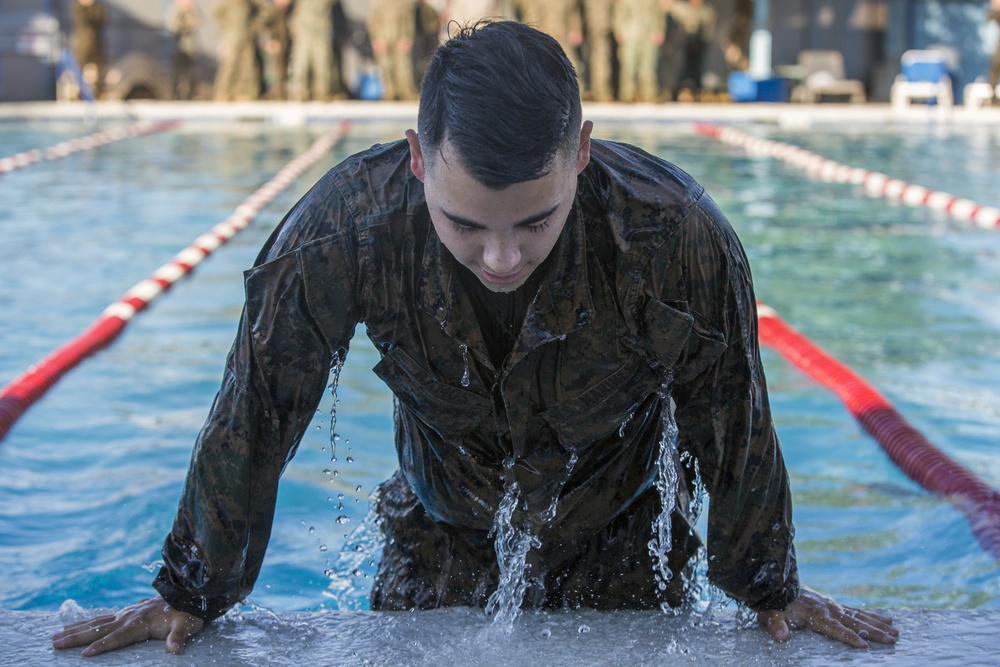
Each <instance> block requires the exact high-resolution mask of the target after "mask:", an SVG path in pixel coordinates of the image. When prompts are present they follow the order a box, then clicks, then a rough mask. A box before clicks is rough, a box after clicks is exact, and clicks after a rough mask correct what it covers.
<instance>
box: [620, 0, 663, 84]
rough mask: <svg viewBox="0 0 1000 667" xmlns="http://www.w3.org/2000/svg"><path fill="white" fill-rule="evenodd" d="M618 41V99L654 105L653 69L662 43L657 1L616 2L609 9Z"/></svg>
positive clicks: (627, 0) (661, 17)
mask: <svg viewBox="0 0 1000 667" xmlns="http://www.w3.org/2000/svg"><path fill="white" fill-rule="evenodd" d="M612 22H613V26H614V32H615V40H616V41H617V42H618V66H619V75H618V99H619V101H621V102H655V101H656V96H657V78H656V77H657V75H656V66H657V61H658V60H659V52H660V46H661V45H662V44H663V22H664V20H663V9H662V8H661V7H660V0H616V1H615V4H614V8H613V10H612Z"/></svg>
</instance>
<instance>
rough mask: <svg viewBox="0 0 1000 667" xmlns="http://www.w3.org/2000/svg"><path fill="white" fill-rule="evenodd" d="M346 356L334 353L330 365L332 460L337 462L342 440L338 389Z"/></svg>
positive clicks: (337, 352)
mask: <svg viewBox="0 0 1000 667" xmlns="http://www.w3.org/2000/svg"><path fill="white" fill-rule="evenodd" d="M346 357H347V355H346V354H341V353H340V351H339V350H338V351H336V352H334V353H333V359H332V360H331V363H330V375H331V380H330V384H329V385H328V386H327V389H329V390H330V396H331V397H332V398H333V402H332V403H331V407H330V460H331V461H334V462H336V460H337V441H338V440H340V436H339V435H337V406H338V405H339V404H340V399H338V398H337V387H339V386H340V373H341V372H342V371H343V370H344V362H345V361H346Z"/></svg>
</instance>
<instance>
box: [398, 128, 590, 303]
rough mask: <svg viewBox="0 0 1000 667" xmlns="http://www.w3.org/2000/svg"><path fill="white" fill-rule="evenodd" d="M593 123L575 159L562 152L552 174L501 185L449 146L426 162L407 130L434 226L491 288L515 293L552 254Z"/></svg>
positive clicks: (412, 160) (414, 166) (457, 256)
mask: <svg viewBox="0 0 1000 667" xmlns="http://www.w3.org/2000/svg"><path fill="white" fill-rule="evenodd" d="M590 128H591V124H590V123H589V121H588V122H587V123H586V124H585V125H584V129H583V131H582V132H581V145H580V150H579V151H578V152H577V154H576V155H575V156H569V157H567V156H565V155H562V154H559V155H557V156H556V158H555V160H554V162H553V164H552V165H551V168H550V169H549V173H547V174H546V175H545V176H542V177H541V178H538V179H535V180H533V181H524V182H522V183H514V184H512V185H508V186H506V187H504V188H502V189H494V188H490V187H487V186H485V185H483V184H482V183H480V182H479V181H477V180H476V179H475V178H473V177H472V176H471V175H470V174H469V173H468V172H467V171H466V170H465V169H464V168H463V167H462V165H461V163H460V162H459V160H458V156H457V155H456V154H455V153H454V151H453V150H452V148H451V146H450V144H448V143H445V144H444V146H443V147H442V150H441V152H440V153H439V154H436V155H434V156H433V157H432V158H431V159H430V160H429V161H425V160H424V158H423V155H422V154H421V152H420V146H419V140H418V139H417V135H416V134H414V133H413V132H412V131H408V132H407V135H406V136H407V141H409V143H410V168H411V169H412V170H413V173H414V175H416V177H417V178H418V179H420V180H421V181H422V182H423V184H424V196H425V198H426V200H427V209H428V211H429V213H430V216H431V222H432V224H433V225H434V231H435V232H437V235H438V238H439V239H441V242H442V243H443V244H444V246H445V247H446V248H447V249H448V251H449V252H451V254H452V255H453V256H454V257H455V259H456V260H458V262H459V263H460V264H462V266H464V267H465V268H467V269H468V270H469V271H472V273H474V274H475V275H476V277H477V278H479V280H480V281H482V283H483V285H485V286H486V287H487V288H489V289H491V290H493V291H496V292H512V291H514V290H516V289H517V288H518V287H520V286H521V285H523V284H524V283H525V281H526V280H527V279H528V276H530V275H531V273H532V272H533V271H534V270H535V269H536V268H538V266H539V265H540V264H541V263H542V262H544V261H545V259H546V258H547V257H548V256H549V253H550V252H551V251H552V248H553V246H555V244H556V241H557V240H558V239H559V235H560V234H561V233H562V230H563V227H565V225H566V220H567V219H568V218H569V213H570V209H571V208H572V206H573V197H574V195H575V194H576V177H577V175H578V174H579V173H580V172H581V171H583V169H584V167H586V166H587V162H589V160H590ZM574 158H575V159H574Z"/></svg>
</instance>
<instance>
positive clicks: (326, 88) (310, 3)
mask: <svg viewBox="0 0 1000 667" xmlns="http://www.w3.org/2000/svg"><path fill="white" fill-rule="evenodd" d="M334 2H335V0H295V3H294V5H293V6H292V13H291V16H290V18H289V29H290V31H291V35H292V54H291V61H292V63H291V67H292V79H291V82H290V83H291V88H292V90H291V91H290V97H291V98H293V99H296V100H299V101H305V100H320V101H326V100H329V99H330V97H331V95H332V94H333V92H335V91H336V92H337V93H339V91H340V88H341V86H340V72H339V71H338V69H337V67H336V66H335V62H334V58H333V38H334V34H333V4H334Z"/></svg>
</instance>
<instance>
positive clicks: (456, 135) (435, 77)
mask: <svg viewBox="0 0 1000 667" xmlns="http://www.w3.org/2000/svg"><path fill="white" fill-rule="evenodd" d="M581 118H582V112H581V109H580V85H579V83H578V82H577V77H576V71H575V70H574V68H573V64H572V63H571V62H570V61H569V59H568V58H567V57H566V54H565V53H564V52H563V50H562V48H561V47H560V46H559V43H558V42H556V40H555V39H553V38H552V37H550V36H549V35H546V34H545V33H543V32H540V31H539V30H536V29H535V28H532V27H530V26H527V25H525V24H523V23H518V22H516V21H486V22H479V23H476V24H475V25H471V26H466V27H463V28H461V29H460V30H459V31H458V32H457V34H455V35H453V36H451V38H450V39H448V41H447V42H445V43H444V44H442V45H441V46H439V47H438V48H437V50H436V51H435V52H434V55H433V57H432V58H431V61H430V63H429V64H428V66H427V71H426V73H425V74H424V78H423V81H422V82H421V84H420V110H419V118H418V121H417V130H418V133H419V136H420V145H421V149H422V151H423V152H424V154H425V156H427V157H430V159H432V160H433V159H437V156H428V153H431V152H439V151H440V149H441V146H442V145H443V144H444V142H446V141H447V142H450V143H451V145H452V146H453V148H454V149H455V150H456V152H457V154H458V158H459V160H461V162H462V167H463V168H464V169H466V170H467V171H469V173H470V174H471V175H472V176H473V177H474V178H475V179H476V180H477V181H479V182H480V183H482V184H483V185H486V186H489V187H496V188H500V187H503V186H506V185H510V184H512V183H521V182H523V181H530V180H534V179H536V178H540V177H542V176H544V175H545V174H546V173H547V172H548V170H549V168H550V165H551V164H552V161H553V159H554V158H555V157H556V155H557V153H558V152H559V151H560V149H562V150H565V151H567V152H570V151H571V152H572V153H575V152H576V148H577V147H578V146H579V139H580V124H581Z"/></svg>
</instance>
